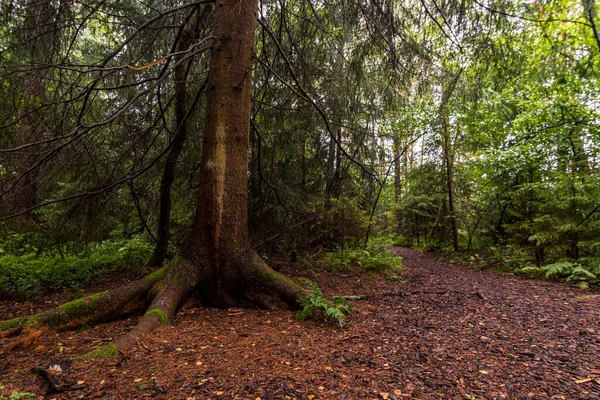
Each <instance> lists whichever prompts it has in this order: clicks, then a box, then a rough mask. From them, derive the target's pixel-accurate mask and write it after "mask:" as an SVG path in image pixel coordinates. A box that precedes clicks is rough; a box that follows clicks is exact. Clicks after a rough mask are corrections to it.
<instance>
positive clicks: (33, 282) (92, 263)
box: [0, 238, 151, 298]
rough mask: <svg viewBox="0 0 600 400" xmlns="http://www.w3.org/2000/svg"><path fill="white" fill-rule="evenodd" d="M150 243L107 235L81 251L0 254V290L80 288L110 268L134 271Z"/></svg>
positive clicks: (26, 292)
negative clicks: (42, 253)
mask: <svg viewBox="0 0 600 400" xmlns="http://www.w3.org/2000/svg"><path fill="white" fill-rule="evenodd" d="M150 252H151V245H150V244H149V243H147V242H145V241H143V240H141V239H140V238H134V239H130V240H125V239H111V240H107V241H104V242H102V243H98V244H95V245H93V246H90V250H89V251H88V252H87V253H83V254H74V255H65V256H62V257H61V256H60V255H58V254H56V255H40V256H37V255H36V254H35V253H28V254H24V255H20V256H15V255H4V256H2V257H0V294H2V295H6V296H20V297H29V298H31V297H35V296H38V295H40V294H42V293H44V292H49V291H61V290H67V289H69V290H81V289H82V287H83V285H85V284H87V283H89V282H91V281H92V280H93V279H95V278H97V277H99V276H101V275H103V274H106V273H109V272H114V271H125V270H129V271H132V270H133V271H136V270H135V269H136V268H139V267H140V266H142V265H143V263H144V262H145V260H146V259H147V258H148V257H149V255H150Z"/></svg>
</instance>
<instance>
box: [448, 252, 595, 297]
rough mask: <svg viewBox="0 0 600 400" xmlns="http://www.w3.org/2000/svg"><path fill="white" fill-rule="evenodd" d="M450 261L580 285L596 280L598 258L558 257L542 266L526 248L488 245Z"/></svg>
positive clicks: (455, 255)
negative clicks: (573, 258)
mask: <svg viewBox="0 0 600 400" xmlns="http://www.w3.org/2000/svg"><path fill="white" fill-rule="evenodd" d="M451 262H458V263H461V264H467V265H469V266H471V267H472V268H475V269H483V268H487V267H493V268H496V269H497V270H499V271H503V272H510V273H514V274H517V275H525V276H528V277H531V278H538V279H549V280H558V281H565V282H572V283H577V284H578V286H580V287H582V288H587V287H589V286H590V285H598V284H599V283H600V258H598V257H588V258H583V257H582V258H580V259H579V260H570V259H559V260H557V261H553V262H549V263H546V264H544V265H536V260H535V258H534V256H533V255H532V254H531V252H530V251H527V249H523V248H519V247H512V246H505V247H504V248H502V247H496V246H491V247H490V248H489V249H488V251H487V253H486V254H478V253H474V252H467V253H462V254H454V255H453V257H452V259H451Z"/></svg>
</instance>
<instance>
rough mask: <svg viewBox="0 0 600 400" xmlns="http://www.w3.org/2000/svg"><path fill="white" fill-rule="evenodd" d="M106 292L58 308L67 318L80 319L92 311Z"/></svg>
mask: <svg viewBox="0 0 600 400" xmlns="http://www.w3.org/2000/svg"><path fill="white" fill-rule="evenodd" d="M105 294H106V292H101V293H96V294H93V295H91V296H88V297H84V298H83V299H79V300H73V301H69V302H68V303H65V304H63V305H62V306H60V307H58V308H59V309H61V310H63V311H64V312H65V313H67V315H68V316H69V317H80V316H82V315H86V314H89V313H90V312H92V311H93V310H94V308H95V307H96V304H97V303H98V301H99V300H100V299H101V298H102V297H104V295H105Z"/></svg>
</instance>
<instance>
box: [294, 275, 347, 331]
mask: <svg viewBox="0 0 600 400" xmlns="http://www.w3.org/2000/svg"><path fill="white" fill-rule="evenodd" d="M300 279H301V281H302V283H304V284H305V285H306V286H308V288H309V289H310V293H309V294H308V296H306V297H304V298H303V299H301V300H300V301H299V303H300V307H302V309H301V310H300V311H298V312H297V313H296V318H297V319H299V320H302V319H306V318H310V317H312V318H314V317H317V316H318V315H322V316H323V317H324V318H325V319H326V320H328V321H332V322H337V323H338V324H339V326H340V328H343V327H344V323H345V322H346V316H345V315H344V314H349V313H350V312H351V311H352V307H351V306H350V304H348V301H347V300H346V299H345V298H344V297H336V298H335V299H334V301H333V302H331V301H329V300H327V299H326V298H324V297H323V292H322V291H321V289H320V288H319V287H318V286H317V285H315V284H314V283H313V282H312V281H310V280H308V279H306V278H300Z"/></svg>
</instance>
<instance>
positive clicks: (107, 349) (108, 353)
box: [79, 344, 121, 360]
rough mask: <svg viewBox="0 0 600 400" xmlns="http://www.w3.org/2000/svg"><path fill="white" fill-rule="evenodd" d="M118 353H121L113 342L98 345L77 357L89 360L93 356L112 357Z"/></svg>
mask: <svg viewBox="0 0 600 400" xmlns="http://www.w3.org/2000/svg"><path fill="white" fill-rule="evenodd" d="M119 354H121V352H120V351H119V348H118V347H117V346H115V345H114V344H107V345H105V346H101V347H98V348H97V349H95V350H92V351H90V352H89V353H87V354H84V355H82V356H80V357H79V358H80V359H82V360H91V359H94V358H112V357H116V356H118V355H119Z"/></svg>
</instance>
